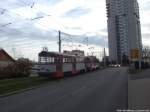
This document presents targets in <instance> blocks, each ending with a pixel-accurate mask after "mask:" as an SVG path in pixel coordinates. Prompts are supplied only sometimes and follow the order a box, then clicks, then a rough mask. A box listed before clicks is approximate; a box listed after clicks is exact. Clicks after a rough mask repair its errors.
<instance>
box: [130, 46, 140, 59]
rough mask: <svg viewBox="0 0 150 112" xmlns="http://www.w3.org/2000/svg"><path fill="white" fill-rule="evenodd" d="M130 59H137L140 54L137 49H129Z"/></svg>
mask: <svg viewBox="0 0 150 112" xmlns="http://www.w3.org/2000/svg"><path fill="white" fill-rule="evenodd" d="M130 56H131V59H139V56H140V52H139V49H137V48H135V49H131V55H130Z"/></svg>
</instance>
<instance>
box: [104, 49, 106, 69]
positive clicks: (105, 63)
mask: <svg viewBox="0 0 150 112" xmlns="http://www.w3.org/2000/svg"><path fill="white" fill-rule="evenodd" d="M104 67H106V51H105V48H104Z"/></svg>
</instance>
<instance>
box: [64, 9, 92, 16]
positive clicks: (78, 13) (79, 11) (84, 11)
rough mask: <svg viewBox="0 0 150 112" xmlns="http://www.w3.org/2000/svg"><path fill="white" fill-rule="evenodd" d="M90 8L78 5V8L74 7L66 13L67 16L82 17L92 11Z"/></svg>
mask: <svg viewBox="0 0 150 112" xmlns="http://www.w3.org/2000/svg"><path fill="white" fill-rule="evenodd" d="M90 11H91V10H90V9H88V8H87V9H85V8H83V7H76V8H74V9H71V10H69V11H68V12H66V13H65V15H64V16H65V17H66V16H67V17H73V18H74V17H75V18H76V17H80V16H83V15H85V14H88V13H90Z"/></svg>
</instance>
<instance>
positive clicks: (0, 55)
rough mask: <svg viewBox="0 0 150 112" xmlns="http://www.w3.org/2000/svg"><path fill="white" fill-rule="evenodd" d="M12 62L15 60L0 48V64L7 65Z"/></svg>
mask: <svg viewBox="0 0 150 112" xmlns="http://www.w3.org/2000/svg"><path fill="white" fill-rule="evenodd" d="M14 62H15V60H14V59H13V58H12V57H11V56H10V55H9V54H8V53H7V52H6V51H5V50H4V49H0V66H7V65H9V64H12V63H14Z"/></svg>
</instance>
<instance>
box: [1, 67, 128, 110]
mask: <svg viewBox="0 0 150 112" xmlns="http://www.w3.org/2000/svg"><path fill="white" fill-rule="evenodd" d="M127 89H128V88H127V73H126V68H109V69H105V70H99V71H94V72H91V73H87V74H84V75H80V76H76V77H71V78H66V79H61V80H56V81H52V82H50V83H48V84H46V85H42V86H41V87H40V88H37V89H34V90H30V91H26V92H23V93H19V94H15V95H12V96H8V97H4V98H0V112H116V109H127V102H128V101H127V99H128V96H127V95H128V94H127V93H128V91H127Z"/></svg>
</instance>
